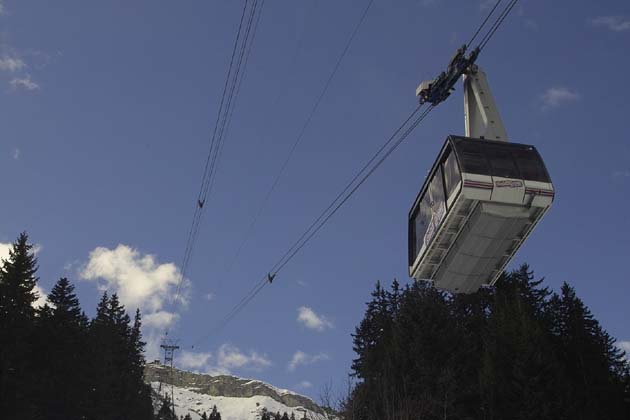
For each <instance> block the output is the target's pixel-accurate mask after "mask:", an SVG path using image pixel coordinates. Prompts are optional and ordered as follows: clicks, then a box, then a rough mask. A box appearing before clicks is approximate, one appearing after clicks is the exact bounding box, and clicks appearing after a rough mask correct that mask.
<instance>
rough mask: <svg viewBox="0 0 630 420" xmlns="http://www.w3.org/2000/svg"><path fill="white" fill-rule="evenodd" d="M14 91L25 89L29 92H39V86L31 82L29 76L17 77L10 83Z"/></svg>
mask: <svg viewBox="0 0 630 420" xmlns="http://www.w3.org/2000/svg"><path fill="white" fill-rule="evenodd" d="M9 84H10V85H11V87H12V88H13V89H24V90H29V91H34V90H39V85H38V84H37V83H36V82H34V81H33V80H31V76H29V75H28V74H27V75H26V76H25V77H16V78H14V79H13V80H11V81H10V82H9Z"/></svg>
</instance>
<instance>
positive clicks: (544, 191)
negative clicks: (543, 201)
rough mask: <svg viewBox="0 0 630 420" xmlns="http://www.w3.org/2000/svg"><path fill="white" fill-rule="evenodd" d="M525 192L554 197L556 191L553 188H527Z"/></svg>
mask: <svg viewBox="0 0 630 420" xmlns="http://www.w3.org/2000/svg"><path fill="white" fill-rule="evenodd" d="M525 194H536V195H544V196H546V197H553V196H554V195H555V193H554V192H553V191H552V190H538V189H533V188H526V189H525Z"/></svg>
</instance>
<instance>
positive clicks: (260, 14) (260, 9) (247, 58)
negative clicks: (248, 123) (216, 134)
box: [219, 0, 265, 155]
mask: <svg viewBox="0 0 630 420" xmlns="http://www.w3.org/2000/svg"><path fill="white" fill-rule="evenodd" d="M264 5H265V0H260V7H259V8H258V17H257V18H256V23H254V29H253V31H252V39H251V41H249V46H248V47H247V54H245V63H243V75H242V76H241V78H240V79H239V81H238V85H237V86H236V94H235V98H236V99H235V102H234V106H233V107H232V109H231V110H230V116H229V118H228V124H227V127H226V128H225V136H227V135H228V134H229V132H230V127H231V126H232V115H233V114H234V110H235V109H236V106H237V105H238V102H236V101H237V100H238V97H239V94H240V93H241V85H242V84H243V80H244V79H245V75H246V74H247V64H248V63H249V57H251V53H252V47H253V46H254V40H255V39H256V32H257V31H258V24H259V23H260V18H261V16H262V11H263V7H264ZM222 150H223V149H221V150H220V151H219V155H220V154H221V152H222Z"/></svg>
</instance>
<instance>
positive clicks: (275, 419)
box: [273, 411, 282, 420]
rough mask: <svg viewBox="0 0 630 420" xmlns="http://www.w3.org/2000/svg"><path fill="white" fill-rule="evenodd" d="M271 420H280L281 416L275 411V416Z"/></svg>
mask: <svg viewBox="0 0 630 420" xmlns="http://www.w3.org/2000/svg"><path fill="white" fill-rule="evenodd" d="M273 420H282V416H281V415H280V412H279V411H276V414H275V415H274V416H273Z"/></svg>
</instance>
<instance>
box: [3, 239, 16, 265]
mask: <svg viewBox="0 0 630 420" xmlns="http://www.w3.org/2000/svg"><path fill="white" fill-rule="evenodd" d="M12 247H13V245H12V244H4V243H2V242H0V262H2V261H4V260H6V259H7V258H9V250H10V249H11V248H12Z"/></svg>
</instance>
